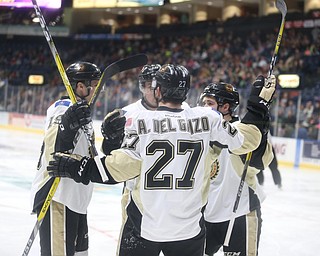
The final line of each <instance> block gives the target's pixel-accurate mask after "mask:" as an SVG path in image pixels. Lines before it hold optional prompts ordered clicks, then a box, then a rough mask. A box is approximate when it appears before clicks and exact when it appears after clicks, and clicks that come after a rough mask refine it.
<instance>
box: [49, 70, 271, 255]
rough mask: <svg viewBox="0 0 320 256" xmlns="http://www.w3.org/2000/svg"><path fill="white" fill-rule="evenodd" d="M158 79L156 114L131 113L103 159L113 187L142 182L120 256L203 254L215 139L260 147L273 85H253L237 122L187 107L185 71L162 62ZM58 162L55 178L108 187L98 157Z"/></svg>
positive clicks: (240, 150)
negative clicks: (119, 141) (115, 144)
mask: <svg viewBox="0 0 320 256" xmlns="http://www.w3.org/2000/svg"><path fill="white" fill-rule="evenodd" d="M154 82H155V83H156V85H155V95H156V97H157V99H158V100H159V107H158V108H157V110H156V111H148V110H146V111H141V112H139V113H138V114H135V115H133V116H128V117H127V118H126V136H125V139H124V143H123V147H122V148H120V149H117V150H114V151H112V153H111V155H108V156H106V157H103V158H102V159H101V160H102V163H103V165H104V167H105V171H106V174H107V176H108V177H109V183H113V182H123V181H125V180H128V179H132V178H134V177H137V178H138V182H137V184H136V185H135V186H134V188H133V190H132V191H131V201H130V204H129V205H128V207H127V213H128V219H127V222H126V224H125V225H124V229H123V230H122V237H121V243H120V250H119V255H120V256H125V255H131V256H157V255H159V254H160V252H163V254H164V255H166V256H177V255H184V256H203V254H204V243H205V225H204V220H203V209H204V207H205V205H206V203H207V198H208V192H209V181H210V179H209V176H210V168H209V167H210V165H211V163H212V160H213V154H212V148H211V147H210V145H209V141H216V142H217V143H219V144H221V145H225V146H228V149H229V150H230V151H231V152H232V153H234V154H237V155H240V154H246V153H248V152H249V151H252V150H255V149H256V148H257V147H258V146H259V144H260V140H261V138H262V135H261V130H262V129H263V128H264V127H265V125H266V123H265V121H264V120H263V119H262V118H261V116H260V115H259V114H257V113H256V111H255V110H254V109H256V108H260V109H262V110H263V111H264V110H265V109H266V107H265V104H267V102H269V101H270V100H271V98H272V95H273V93H274V90H275V88H274V86H269V87H266V86H263V87H259V88H258V87H253V89H252V92H251V97H250V99H251V101H248V109H249V111H248V113H247V114H246V116H245V117H244V118H243V120H242V122H241V123H238V124H237V125H232V124H230V123H228V122H227V121H225V120H223V118H222V116H221V115H220V114H219V113H218V112H215V111H212V110H211V109H210V108H203V107H196V108H188V109H182V108H181V105H182V102H183V101H184V100H185V99H186V95H187V92H188V90H189V88H190V76H189V72H188V71H187V69H186V68H185V67H183V66H179V65H177V66H175V65H171V64H167V65H164V66H162V67H161V69H160V70H159V71H158V72H157V73H156V76H155V81H154ZM251 107H252V108H253V110H251ZM266 111H267V110H266ZM54 159H55V160H54V161H50V164H49V166H48V168H47V169H48V171H49V173H50V175H52V176H54V177H55V176H62V177H70V178H73V179H74V180H75V181H77V182H81V183H88V182H89V181H93V182H100V183H101V182H102V180H101V177H100V175H99V172H98V169H97V167H96V164H95V163H94V160H93V159H92V158H88V157H83V158H82V159H81V160H78V159H79V158H78V157H77V156H76V155H74V154H61V153H57V154H55V155H54Z"/></svg>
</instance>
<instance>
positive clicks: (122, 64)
mask: <svg viewBox="0 0 320 256" xmlns="http://www.w3.org/2000/svg"><path fill="white" fill-rule="evenodd" d="M32 3H33V6H34V9H35V11H36V14H37V16H38V18H39V20H40V25H41V28H42V29H43V33H44V35H45V37H46V39H47V42H48V44H49V47H50V50H51V52H52V54H53V56H54V59H55V62H56V65H57V67H58V70H59V72H60V75H61V78H62V80H63V83H64V85H65V87H66V89H67V92H68V95H69V97H70V99H71V102H72V103H75V102H76V97H75V94H74V92H73V89H72V87H71V85H70V82H69V79H68V77H67V75H66V72H65V70H64V67H63V65H62V62H61V59H60V56H59V54H58V52H57V49H56V47H55V45H54V43H53V40H52V37H51V34H50V32H49V29H48V27H47V26H46V23H45V20H44V17H43V15H42V12H41V10H40V8H39V6H38V4H37V2H36V0H32ZM129 61H130V63H128V62H129ZM134 61H136V62H135V63H134V64H133V63H132V62H134ZM116 63H117V64H116ZM116 63H113V64H114V65H113V64H111V65H109V66H108V67H107V68H106V69H105V70H104V72H103V74H102V77H101V78H100V80H99V82H98V85H103V84H104V83H105V81H106V80H107V79H108V78H110V77H112V76H113V75H115V74H117V73H118V72H121V71H124V70H126V69H131V68H134V67H139V66H142V65H145V64H146V63H147V56H146V55H137V57H135V56H132V57H129V58H127V59H124V60H120V61H118V62H116ZM101 87H102V86H101ZM101 87H98V88H96V90H97V89H99V88H101ZM100 91H101V89H99V91H97V92H96V91H95V92H94V93H95V98H96V96H97V95H98V93H99V92H100ZM91 102H92V103H94V102H95V101H94V100H93V101H92V99H91ZM87 139H88V142H89V146H90V148H91V151H92V152H93V155H94V156H95V157H94V158H95V162H96V163H97V166H98V168H99V171H100V174H101V177H102V180H103V181H106V180H108V177H107V175H106V173H105V172H104V168H103V166H102V163H101V161H100V158H99V156H98V152H97V150H96V148H95V147H94V146H92V144H91V142H90V140H89V138H88V137H87ZM99 165H100V167H99ZM59 183H60V178H59V177H56V178H55V179H54V181H53V184H52V185H51V188H50V190H49V193H48V195H47V197H46V199H45V201H44V203H43V206H42V208H41V210H40V213H39V215H38V217H37V221H36V224H35V226H34V228H33V230H32V232H31V235H30V237H29V239H28V242H27V245H26V247H25V249H24V252H23V254H22V255H23V256H27V255H28V254H29V251H30V249H31V246H32V244H33V242H34V239H35V237H36V235H37V233H38V231H39V228H40V226H41V224H42V221H43V219H44V217H45V215H46V213H47V210H48V208H49V206H50V203H51V200H52V198H53V196H54V194H55V192H56V190H57V187H58V185H59Z"/></svg>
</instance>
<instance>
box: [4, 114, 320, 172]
mask: <svg viewBox="0 0 320 256" xmlns="http://www.w3.org/2000/svg"><path fill="white" fill-rule="evenodd" d="M101 122H102V121H101V120H94V121H93V127H94V130H95V133H96V140H97V141H102V138H103V137H102V134H101V131H100V127H101ZM44 125H45V116H38V115H30V114H20V113H7V112H1V116H0V128H4V129H19V130H24V131H37V132H39V133H41V132H43V129H44ZM272 145H273V147H274V149H275V152H276V155H277V158H278V161H279V164H280V165H289V166H291V167H292V166H294V167H303V168H311V169H316V170H319V171H320V142H319V141H316V140H312V141H304V140H300V139H291V138H282V137H272Z"/></svg>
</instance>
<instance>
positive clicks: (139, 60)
mask: <svg viewBox="0 0 320 256" xmlns="http://www.w3.org/2000/svg"><path fill="white" fill-rule="evenodd" d="M147 63H148V57H147V55H145V54H142V53H141V54H137V55H133V56H130V57H127V58H124V59H121V60H118V61H116V62H113V63H111V64H110V65H109V66H108V67H106V68H105V70H104V71H103V73H102V75H101V78H100V80H99V82H98V85H97V86H96V89H95V91H94V93H93V96H92V97H91V99H90V102H89V104H90V105H91V106H94V104H95V103H96V101H97V98H98V95H99V94H100V92H101V90H102V88H103V85H104V84H105V83H106V81H107V80H108V79H109V78H111V77H112V76H114V75H115V74H118V73H120V72H122V71H125V70H129V69H133V68H137V67H140V66H144V65H146V64H147Z"/></svg>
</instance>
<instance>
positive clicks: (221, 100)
mask: <svg viewBox="0 0 320 256" xmlns="http://www.w3.org/2000/svg"><path fill="white" fill-rule="evenodd" d="M205 96H208V97H213V98H215V100H216V101H217V103H218V105H219V106H222V105H223V104H225V103H229V105H230V107H229V109H230V112H231V113H233V112H234V111H235V110H236V108H237V107H238V105H239V92H238V90H237V89H236V88H235V87H234V86H233V85H232V84H228V83H224V82H218V83H210V84H209V85H207V86H206V87H205V88H204V90H203V92H202V94H201V96H200V101H201V102H202V100H203V97H205Z"/></svg>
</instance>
